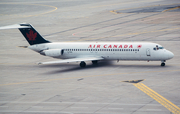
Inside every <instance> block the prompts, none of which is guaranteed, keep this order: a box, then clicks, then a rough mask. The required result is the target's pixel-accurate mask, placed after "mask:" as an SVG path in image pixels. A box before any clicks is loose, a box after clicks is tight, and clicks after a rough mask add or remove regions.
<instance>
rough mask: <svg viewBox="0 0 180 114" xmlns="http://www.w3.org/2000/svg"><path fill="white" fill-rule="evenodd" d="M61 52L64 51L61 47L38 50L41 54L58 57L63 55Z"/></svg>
mask: <svg viewBox="0 0 180 114" xmlns="http://www.w3.org/2000/svg"><path fill="white" fill-rule="evenodd" d="M63 53H64V50H63V49H49V50H44V51H42V52H40V54H41V55H45V56H50V57H60V56H62V55H63Z"/></svg>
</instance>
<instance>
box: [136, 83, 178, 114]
mask: <svg viewBox="0 0 180 114" xmlns="http://www.w3.org/2000/svg"><path fill="white" fill-rule="evenodd" d="M133 85H134V86H135V87H137V88H138V89H140V90H141V91H143V92H144V93H146V94H147V95H149V96H150V97H151V98H153V99H154V100H156V101H157V102H158V103H160V104H161V105H163V106H164V107H165V108H167V109H168V110H169V111H170V112H172V113H174V114H180V108H179V107H178V106H176V105H175V104H173V103H172V102H170V101H169V100H167V99H166V98H164V97H163V96H161V95H160V94H158V93H157V92H155V91H154V90H152V89H151V88H149V87H147V86H146V85H144V84H143V83H136V84H133Z"/></svg>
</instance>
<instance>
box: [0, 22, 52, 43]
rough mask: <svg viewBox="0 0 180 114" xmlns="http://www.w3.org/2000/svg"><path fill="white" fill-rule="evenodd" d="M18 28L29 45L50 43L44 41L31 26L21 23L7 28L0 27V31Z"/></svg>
mask: <svg viewBox="0 0 180 114" xmlns="http://www.w3.org/2000/svg"><path fill="white" fill-rule="evenodd" d="M15 28H18V29H19V30H20V32H21V33H22V34H23V36H24V37H25V38H26V40H27V41H28V43H29V44H30V45H35V44H42V43H50V41H48V40H45V39H44V38H43V37H42V36H41V35H40V34H39V33H38V32H37V31H36V30H35V29H34V27H33V26H32V25H31V24H28V23H22V24H14V25H9V26H4V27H0V29H15Z"/></svg>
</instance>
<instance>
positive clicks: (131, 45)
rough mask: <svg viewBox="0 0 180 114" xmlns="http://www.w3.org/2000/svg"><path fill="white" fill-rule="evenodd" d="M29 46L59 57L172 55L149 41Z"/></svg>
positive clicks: (164, 57)
mask: <svg viewBox="0 0 180 114" xmlns="http://www.w3.org/2000/svg"><path fill="white" fill-rule="evenodd" d="M29 48H30V49H32V50H34V51H37V52H39V53H41V52H42V51H44V52H46V51H48V54H47V55H46V56H50V57H54V58H59V59H69V58H78V57H102V58H104V60H139V61H165V60H168V59H171V58H173V56H174V54H173V53H172V52H170V51H168V50H166V49H164V48H163V47H162V46H161V45H159V44H156V43H149V42H147V43H145V42H78V43H44V44H37V45H31V46H29ZM62 50H63V52H61V53H60V52H59V51H62ZM56 51H57V53H58V54H56ZM49 53H50V54H49ZM59 53H60V54H59Z"/></svg>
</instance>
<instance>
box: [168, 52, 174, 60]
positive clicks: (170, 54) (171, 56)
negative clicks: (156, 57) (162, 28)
mask: <svg viewBox="0 0 180 114" xmlns="http://www.w3.org/2000/svg"><path fill="white" fill-rule="evenodd" d="M168 56H169V59H172V58H173V57H174V54H173V53H172V52H170V51H169V55H168Z"/></svg>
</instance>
